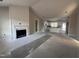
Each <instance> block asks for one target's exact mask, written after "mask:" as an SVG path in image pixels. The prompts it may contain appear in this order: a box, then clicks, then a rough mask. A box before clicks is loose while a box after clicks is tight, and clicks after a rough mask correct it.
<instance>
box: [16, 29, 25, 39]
mask: <svg viewBox="0 0 79 59" xmlns="http://www.w3.org/2000/svg"><path fill="white" fill-rule="evenodd" d="M25 36H26V29H23V30H16V38H21V37H25Z"/></svg>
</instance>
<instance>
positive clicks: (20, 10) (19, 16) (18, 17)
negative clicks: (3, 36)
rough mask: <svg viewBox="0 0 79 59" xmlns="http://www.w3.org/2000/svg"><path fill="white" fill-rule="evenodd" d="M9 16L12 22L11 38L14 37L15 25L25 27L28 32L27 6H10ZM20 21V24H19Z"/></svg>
mask: <svg viewBox="0 0 79 59" xmlns="http://www.w3.org/2000/svg"><path fill="white" fill-rule="evenodd" d="M9 17H10V19H11V23H12V25H11V26H12V39H13V40H14V39H16V27H20V28H25V29H27V35H28V34H29V8H28V7H23V6H11V7H10V8H9ZM20 23H21V24H20Z"/></svg>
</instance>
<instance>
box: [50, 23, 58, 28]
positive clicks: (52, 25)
mask: <svg viewBox="0 0 79 59" xmlns="http://www.w3.org/2000/svg"><path fill="white" fill-rule="evenodd" d="M50 25H51V27H55V28H57V27H58V23H57V22H51V23H50Z"/></svg>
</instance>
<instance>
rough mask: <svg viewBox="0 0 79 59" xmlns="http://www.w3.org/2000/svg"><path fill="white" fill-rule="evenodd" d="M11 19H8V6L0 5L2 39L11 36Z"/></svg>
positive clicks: (0, 33) (0, 32)
mask: <svg viewBox="0 0 79 59" xmlns="http://www.w3.org/2000/svg"><path fill="white" fill-rule="evenodd" d="M10 29H11V21H10V19H9V8H8V7H0V36H1V37H0V38H1V39H3V40H6V39H8V40H7V41H9V39H10V38H11V30H10Z"/></svg>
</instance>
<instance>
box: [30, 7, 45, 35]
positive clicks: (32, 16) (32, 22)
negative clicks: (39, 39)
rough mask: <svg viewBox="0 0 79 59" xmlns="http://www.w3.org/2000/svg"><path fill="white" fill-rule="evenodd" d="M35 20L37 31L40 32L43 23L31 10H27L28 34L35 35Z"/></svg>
mask: <svg viewBox="0 0 79 59" xmlns="http://www.w3.org/2000/svg"><path fill="white" fill-rule="evenodd" d="M35 20H38V31H41V30H42V29H43V23H44V21H43V20H42V19H41V18H40V17H39V16H38V15H36V14H35V12H34V11H33V10H32V8H29V31H30V34H33V33H35V32H36V31H35Z"/></svg>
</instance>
